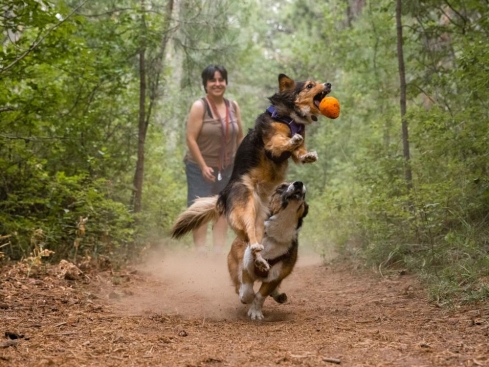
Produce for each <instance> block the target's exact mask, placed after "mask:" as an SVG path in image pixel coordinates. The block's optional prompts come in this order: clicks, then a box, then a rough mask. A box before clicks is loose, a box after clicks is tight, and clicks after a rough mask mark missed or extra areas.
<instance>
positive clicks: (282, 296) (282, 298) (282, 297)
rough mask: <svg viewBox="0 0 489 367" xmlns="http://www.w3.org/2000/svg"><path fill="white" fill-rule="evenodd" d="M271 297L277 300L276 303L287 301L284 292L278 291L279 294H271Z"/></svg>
mask: <svg viewBox="0 0 489 367" xmlns="http://www.w3.org/2000/svg"><path fill="white" fill-rule="evenodd" d="M273 299H274V300H275V302H277V303H285V302H287V294H285V293H280V294H277V295H274V296H273Z"/></svg>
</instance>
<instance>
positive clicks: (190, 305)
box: [0, 254, 489, 366]
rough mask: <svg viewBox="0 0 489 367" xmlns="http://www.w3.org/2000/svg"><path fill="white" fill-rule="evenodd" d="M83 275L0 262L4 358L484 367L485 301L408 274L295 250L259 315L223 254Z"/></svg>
mask: <svg viewBox="0 0 489 367" xmlns="http://www.w3.org/2000/svg"><path fill="white" fill-rule="evenodd" d="M88 276H89V278H85V279H84V280H79V281H70V280H66V279H59V278H58V277H56V275H55V272H54V270H52V269H51V270H49V269H48V271H47V272H46V273H40V274H39V275H38V276H37V277H36V278H32V277H31V278H26V277H25V274H23V272H22V269H19V267H10V266H9V267H4V268H0V281H1V283H0V332H1V334H2V335H3V334H4V333H5V332H8V333H11V334H9V335H11V336H10V337H13V336H12V334H16V335H17V336H19V339H15V340H14V341H12V340H10V339H3V340H0V366H276V365H283V366H292V365H303V366H333V365H337V364H339V365H342V366H489V305H488V304H487V303H486V304H482V305H478V306H475V305H471V306H464V307H457V308H455V309H452V310H448V309H444V308H439V307H436V306H435V305H433V304H430V303H428V301H427V299H426V297H425V295H424V292H423V291H422V289H421V287H420V286H419V284H418V283H417V282H416V280H415V279H414V278H413V277H412V276H410V275H400V274H397V273H396V274H395V275H390V276H389V277H385V276H384V277H380V276H377V275H375V274H367V273H363V274H360V273H358V272H354V271H352V270H351V269H349V268H346V267H340V266H334V267H331V266H324V265H322V264H321V263H320V262H319V260H318V259H317V258H314V259H311V258H310V257H305V256H303V257H302V258H301V261H300V262H299V265H298V266H297V267H296V269H295V271H294V273H293V274H292V275H291V276H290V277H289V278H287V279H286V280H285V281H284V284H283V287H282V290H283V291H285V292H286V293H287V295H288V297H289V301H288V303H286V304H283V305H280V304H276V303H275V302H274V301H273V300H272V299H271V298H270V299H268V300H267V301H266V302H265V305H264V315H265V320H264V321H262V322H256V321H251V320H249V319H248V317H247V316H246V310H247V307H246V306H244V305H241V304H240V303H239V300H238V298H237V296H236V294H234V290H233V288H232V287H231V286H230V280H229V276H228V274H227V272H226V265H225V259H224V257H220V258H195V257H193V256H192V255H188V254H181V255H178V256H176V255H168V254H167V255H165V256H164V257H162V258H158V257H157V256H153V260H152V261H151V262H150V263H148V264H147V265H145V266H144V267H141V268H138V269H137V271H136V270H135V271H130V270H127V269H126V270H123V271H120V272H115V271H113V270H112V271H106V272H99V273H90V274H89V275H88ZM11 344H13V345H11ZM7 345H10V346H7Z"/></svg>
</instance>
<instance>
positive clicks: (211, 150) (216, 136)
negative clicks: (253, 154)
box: [185, 98, 238, 169]
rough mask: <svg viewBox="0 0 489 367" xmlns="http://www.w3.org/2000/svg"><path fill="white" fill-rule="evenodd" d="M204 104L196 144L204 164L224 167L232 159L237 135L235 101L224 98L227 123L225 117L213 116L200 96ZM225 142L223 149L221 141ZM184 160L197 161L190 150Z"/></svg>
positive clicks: (209, 107)
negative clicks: (226, 108)
mask: <svg viewBox="0 0 489 367" xmlns="http://www.w3.org/2000/svg"><path fill="white" fill-rule="evenodd" d="M201 101H202V102H203V104H204V115H203V116H202V120H203V123H202V129H201V130H200V133H199V136H198V137H197V145H198V146H199V149H200V153H201V154H202V157H203V158H204V161H205V164H207V165H208V166H209V167H217V168H220V169H224V168H226V167H228V166H229V165H230V164H232V163H233V161H234V155H235V153H236V149H237V144H236V139H237V136H238V122H237V120H236V103H235V102H234V101H229V100H227V99H224V102H225V103H226V105H227V106H228V107H229V115H230V116H229V123H228V124H226V123H225V122H226V121H225V120H226V117H225V116H224V117H223V120H224V121H221V119H219V118H218V117H217V116H216V117H214V114H213V113H212V108H211V106H210V105H209V103H208V102H207V100H206V99H205V98H201ZM223 142H224V143H225V146H224V149H223V148H222V143H223ZM185 161H190V162H192V163H197V161H196V160H195V159H194V157H192V154H190V151H188V150H187V153H186V154H185Z"/></svg>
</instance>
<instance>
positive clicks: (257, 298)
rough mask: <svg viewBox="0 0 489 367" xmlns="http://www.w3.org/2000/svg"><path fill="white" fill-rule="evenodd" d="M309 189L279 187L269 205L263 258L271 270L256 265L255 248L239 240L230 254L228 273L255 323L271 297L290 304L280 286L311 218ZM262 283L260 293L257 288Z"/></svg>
mask: <svg viewBox="0 0 489 367" xmlns="http://www.w3.org/2000/svg"><path fill="white" fill-rule="evenodd" d="M305 195H306V187H305V186H304V185H303V184H302V182H300V181H296V182H294V183H291V184H288V183H283V184H282V185H279V186H277V188H276V190H275V192H274V193H273V195H272V198H271V200H270V205H269V210H270V214H269V218H268V219H267V220H266V221H265V233H264V237H263V242H262V245H263V251H262V252H261V254H262V256H263V258H264V259H265V261H266V262H267V263H268V265H269V266H270V269H269V270H268V271H263V270H261V269H260V268H258V267H257V266H256V265H255V262H254V257H253V253H252V251H251V248H250V247H249V246H248V244H247V243H246V242H244V241H243V240H242V239H241V238H239V237H236V239H235V240H234V242H233V244H232V246H231V250H230V251H229V254H228V269H229V274H230V275H231V279H232V281H233V283H234V286H235V288H236V293H238V295H239V299H240V300H241V302H242V303H245V304H250V303H251V306H250V308H249V310H248V315H249V316H250V317H251V318H252V319H253V320H261V319H263V313H262V307H263V303H264V302H265V300H266V298H267V297H268V296H272V297H273V299H274V300H275V301H277V302H278V303H284V302H285V301H286V300H287V295H286V294H285V293H280V292H279V286H280V284H281V282H282V280H284V279H285V278H286V277H287V276H289V274H290V273H291V272H292V270H293V269H294V266H295V263H296V261H297V251H298V247H299V242H298V232H299V229H300V228H301V226H302V221H303V218H304V217H305V216H306V215H307V212H308V205H307V203H306V202H305ZM255 281H260V282H261V286H260V289H259V290H258V292H256V294H255V292H254V290H253V284H254V283H255Z"/></svg>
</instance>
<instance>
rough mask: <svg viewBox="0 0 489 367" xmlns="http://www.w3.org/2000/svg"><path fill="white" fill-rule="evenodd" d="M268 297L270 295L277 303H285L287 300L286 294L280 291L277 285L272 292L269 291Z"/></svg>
mask: <svg viewBox="0 0 489 367" xmlns="http://www.w3.org/2000/svg"><path fill="white" fill-rule="evenodd" d="M270 297H272V298H273V299H274V300H275V302H277V303H285V302H287V294H285V293H280V290H279V286H277V288H275V289H274V290H273V291H272V293H270Z"/></svg>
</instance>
